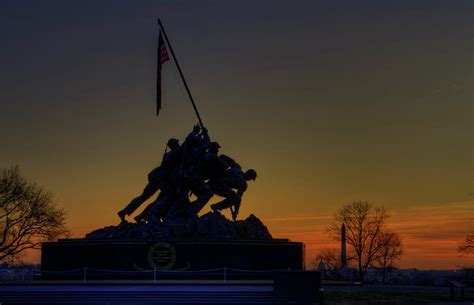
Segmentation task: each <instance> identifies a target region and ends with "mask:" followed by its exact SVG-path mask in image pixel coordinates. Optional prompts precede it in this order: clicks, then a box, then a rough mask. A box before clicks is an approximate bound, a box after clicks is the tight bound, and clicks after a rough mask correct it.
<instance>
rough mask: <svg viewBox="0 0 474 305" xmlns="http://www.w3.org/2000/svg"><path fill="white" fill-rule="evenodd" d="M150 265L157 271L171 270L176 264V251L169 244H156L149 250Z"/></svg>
mask: <svg viewBox="0 0 474 305" xmlns="http://www.w3.org/2000/svg"><path fill="white" fill-rule="evenodd" d="M148 263H149V264H150V267H151V268H153V269H157V270H169V269H171V268H173V267H174V265H175V263H176V249H175V248H174V246H173V245H171V244H169V243H164V242H160V243H156V244H154V245H152V246H151V247H150V249H149V250H148Z"/></svg>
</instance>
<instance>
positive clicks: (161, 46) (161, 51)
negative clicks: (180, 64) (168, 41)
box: [156, 31, 170, 116]
mask: <svg viewBox="0 0 474 305" xmlns="http://www.w3.org/2000/svg"><path fill="white" fill-rule="evenodd" d="M169 60H170V58H169V56H168V51H167V50H166V46H165V42H164V41H163V37H162V36H161V31H160V36H159V37H158V64H157V67H156V115H157V116H158V114H159V113H160V109H161V65H162V64H164V63H165V62H167V61H169Z"/></svg>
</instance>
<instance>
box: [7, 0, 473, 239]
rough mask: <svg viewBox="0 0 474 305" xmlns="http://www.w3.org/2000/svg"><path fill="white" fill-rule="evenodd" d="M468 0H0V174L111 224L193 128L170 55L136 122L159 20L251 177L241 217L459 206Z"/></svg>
mask: <svg viewBox="0 0 474 305" xmlns="http://www.w3.org/2000/svg"><path fill="white" fill-rule="evenodd" d="M472 5H473V4H472V1H448V0H444V1H437V0H429V1H295V2H293V1H291V2H290V1H5V0H4V1H2V2H0V41H1V42H2V43H1V47H0V103H1V104H0V141H1V143H2V145H1V149H0V161H1V162H0V164H1V167H8V166H10V165H12V164H18V165H20V167H21V169H22V170H23V171H24V173H25V174H26V175H27V176H29V177H31V178H33V179H34V180H36V181H38V182H39V183H40V184H42V185H45V186H46V187H47V188H49V189H51V190H53V191H54V192H55V193H56V194H57V195H58V199H59V200H60V202H61V203H62V204H63V205H64V206H65V208H66V209H67V210H68V211H69V213H70V215H71V225H72V226H73V228H74V229H75V230H76V231H77V232H83V231H87V230H90V229H92V228H94V227H96V226H99V225H100V226H103V225H104V222H111V221H114V220H115V218H114V217H115V216H114V215H115V211H117V210H119V209H120V208H121V207H122V205H123V204H125V203H126V202H127V201H128V200H129V199H130V198H131V197H133V196H134V195H135V193H137V192H139V191H140V190H141V189H142V186H143V183H144V182H145V180H146V177H145V175H146V173H147V172H148V171H149V170H150V169H151V168H152V167H153V166H155V165H156V163H157V162H158V160H159V159H160V158H161V156H160V155H161V153H162V151H163V149H164V144H165V142H166V140H167V139H168V138H169V137H173V136H174V137H180V138H183V137H184V136H185V135H186V133H187V132H188V130H190V128H191V127H192V124H194V123H195V122H196V119H195V117H194V113H193V112H192V108H191V105H190V104H189V101H188V100H187V97H186V93H185V91H184V88H183V86H182V84H181V83H180V82H179V76H178V73H177V72H176V69H175V68H174V66H173V64H172V63H167V64H166V65H165V66H164V68H163V90H164V92H163V109H162V112H161V114H160V116H159V117H158V118H156V117H155V116H154V113H155V108H154V95H155V87H154V86H155V66H156V43H157V24H156V18H158V17H160V18H162V20H163V22H164V24H165V26H166V30H167V33H168V35H169V36H170V39H171V42H172V43H173V47H174V49H175V51H176V53H177V56H178V58H179V60H180V63H181V65H182V68H183V70H184V73H185V75H186V77H187V79H188V82H189V85H190V87H191V90H192V92H193V94H194V97H195V99H196V101H197V104H198V107H199V109H200V111H201V115H202V117H203V120H204V123H205V125H206V126H207V127H208V128H209V130H210V133H211V136H212V137H213V138H214V139H215V140H217V141H219V142H220V143H221V146H222V147H223V152H224V153H226V154H229V155H231V156H233V157H235V158H236V159H237V160H238V161H240V162H241V163H242V165H243V166H244V167H254V168H256V169H257V171H258V172H259V180H258V181H257V182H256V183H254V184H253V185H251V186H250V188H249V192H247V194H246V198H245V204H244V205H243V207H242V211H243V214H246V213H247V214H248V213H250V212H254V213H256V214H257V215H261V216H268V217H272V216H279V215H280V216H281V215H284V216H291V215H301V214H304V215H312V214H321V213H332V212H333V211H334V210H335V209H337V207H339V206H341V205H342V204H344V203H346V202H347V201H350V200H359V199H362V200H369V201H373V202H375V203H378V204H381V205H386V206H387V207H388V208H391V209H403V208H406V207H413V206H420V207H432V206H436V205H440V204H445V203H448V202H464V201H466V200H470V198H472V197H469V195H468V194H469V193H471V192H472V156H473V153H472V140H473V136H472V118H473V111H472V97H473V91H472V84H473V72H472V68H473V65H472V60H473V58H472V54H473V47H472V38H473V21H472V20H474V18H473V11H472ZM290 203H291V204H290ZM91 210H93V211H95V212H96V215H103V216H100V217H99V216H97V220H95V219H90V218H88V217H87V216H88V215H89V214H88V213H90V211H91ZM470 221H471V222H469V220H467V222H465V223H472V220H470ZM471 226H472V224H471Z"/></svg>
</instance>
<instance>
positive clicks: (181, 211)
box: [118, 125, 257, 223]
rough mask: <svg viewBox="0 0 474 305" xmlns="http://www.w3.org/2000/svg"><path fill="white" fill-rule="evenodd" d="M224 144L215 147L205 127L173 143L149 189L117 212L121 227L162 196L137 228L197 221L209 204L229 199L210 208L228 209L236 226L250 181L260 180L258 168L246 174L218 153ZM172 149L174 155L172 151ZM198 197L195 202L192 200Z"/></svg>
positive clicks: (140, 217) (154, 172)
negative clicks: (138, 210)
mask: <svg viewBox="0 0 474 305" xmlns="http://www.w3.org/2000/svg"><path fill="white" fill-rule="evenodd" d="M219 148H220V145H219V144H218V143H217V142H211V141H210V137H209V135H208V131H207V129H206V128H204V127H201V126H200V125H196V126H194V128H193V130H192V131H191V133H190V134H189V135H188V136H187V137H186V139H185V141H184V142H183V144H182V145H180V144H179V140H178V139H175V138H171V139H169V140H168V143H167V147H166V150H165V154H164V156H163V160H162V161H161V164H160V165H159V166H158V167H157V168H155V169H153V170H152V171H151V172H150V173H149V174H148V184H147V185H146V186H145V188H144V190H143V192H142V194H141V195H139V196H138V197H136V198H134V199H133V200H132V201H131V202H130V203H129V204H128V205H127V206H126V207H125V208H124V209H122V210H121V211H119V212H118V215H119V217H120V219H121V220H122V222H125V221H126V220H125V217H126V216H130V215H132V214H133V212H135V211H136V210H137V209H138V208H139V207H140V206H141V205H142V204H143V203H144V202H145V201H146V200H148V199H149V198H150V197H151V196H153V195H154V194H155V193H156V192H158V190H159V191H160V193H159V195H158V197H157V199H156V200H155V201H154V202H152V203H151V204H149V205H148V206H147V207H146V208H145V209H144V210H143V212H142V213H140V214H139V215H138V216H136V217H135V221H137V222H138V223H150V222H152V223H161V222H173V221H177V220H179V219H183V218H185V219H187V218H190V217H196V218H197V217H198V216H197V215H198V213H199V212H200V211H201V210H202V208H204V206H205V205H206V204H207V203H208V202H209V200H210V199H211V198H212V197H213V196H214V195H218V196H220V197H223V198H224V199H223V200H222V201H220V202H217V203H215V204H213V205H211V209H212V210H213V211H214V212H218V211H221V210H223V209H227V208H229V209H230V211H231V214H232V219H233V220H234V221H235V220H236V219H237V215H238V213H239V209H240V204H241V201H242V195H243V193H244V192H245V191H246V190H247V181H249V180H255V179H256V178H257V173H256V172H255V170H253V169H249V170H247V171H245V172H244V171H243V170H242V168H241V166H240V165H239V164H238V163H237V162H235V161H234V160H233V159H232V158H231V157H229V156H226V155H223V154H219ZM168 149H169V151H168ZM191 195H194V197H195V199H194V200H192V201H191V200H190V196H191Z"/></svg>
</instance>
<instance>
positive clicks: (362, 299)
mask: <svg viewBox="0 0 474 305" xmlns="http://www.w3.org/2000/svg"><path fill="white" fill-rule="evenodd" d="M324 296H325V298H324V299H325V305H377V304H383V305H415V304H416V305H418V304H427V303H436V302H450V301H451V298H450V296H449V291H448V290H444V291H439V292H378V291H351V292H349V291H337V292H336V291H326V292H325V293H324ZM466 301H471V302H473V304H474V293H473V292H466V293H465V296H464V302H466Z"/></svg>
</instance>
